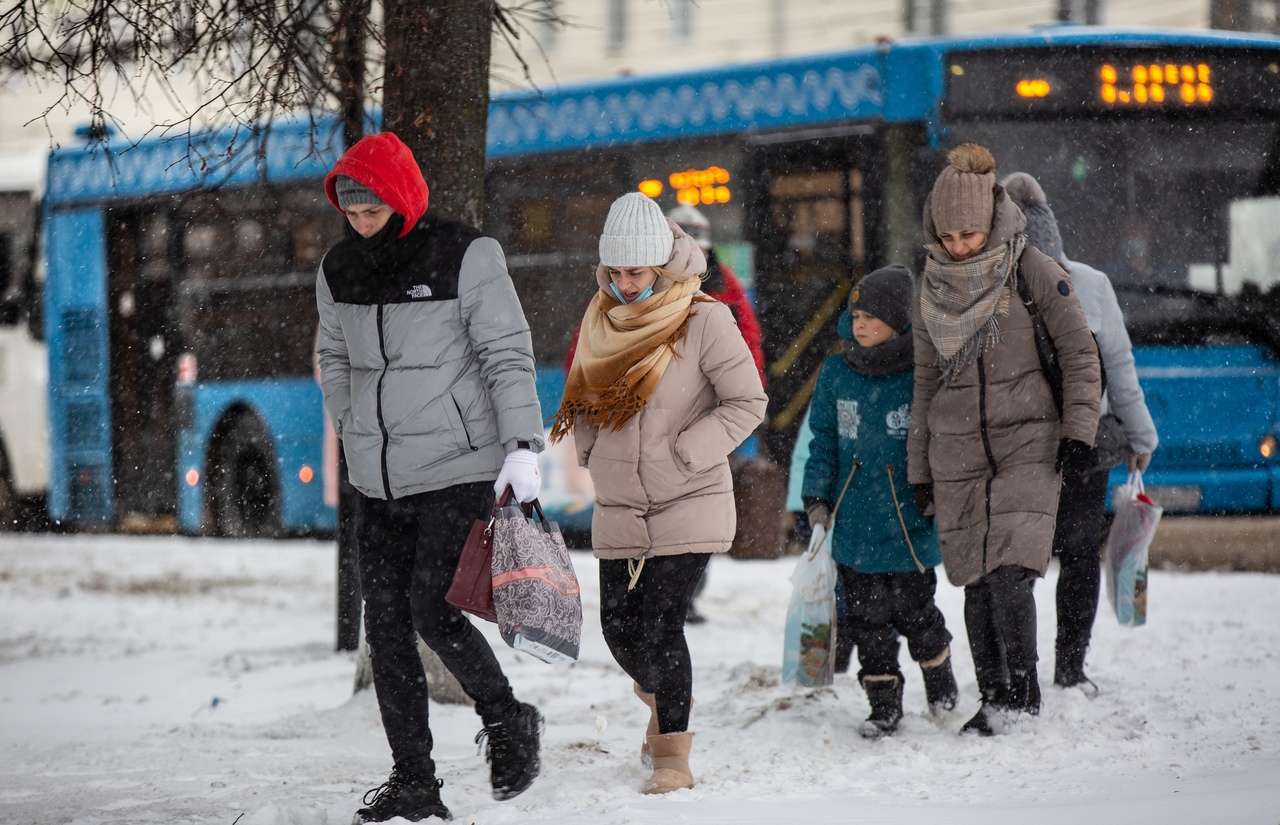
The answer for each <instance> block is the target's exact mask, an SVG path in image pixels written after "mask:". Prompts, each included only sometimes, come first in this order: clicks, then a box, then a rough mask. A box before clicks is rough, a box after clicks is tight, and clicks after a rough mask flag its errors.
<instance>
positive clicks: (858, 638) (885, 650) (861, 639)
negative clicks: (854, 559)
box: [836, 564, 951, 681]
mask: <svg viewBox="0 0 1280 825" xmlns="http://www.w3.org/2000/svg"><path fill="white" fill-rule="evenodd" d="M836 569H837V570H838V571H839V573H840V581H841V583H842V584H843V585H844V601H845V609H846V610H847V611H848V613H847V616H846V618H845V622H844V625H843V626H842V627H841V630H843V629H844V628H845V627H847V628H848V629H849V631H850V632H851V633H852V634H853V641H854V644H856V645H857V648H858V664H859V665H860V666H861V670H859V671H858V680H859V681H861V680H862V678H863V677H864V676H897V677H898V678H899V679H901V678H902V670H901V669H900V668H899V667H898V635H899V634H901V635H902V636H905V637H906V639H907V651H908V652H909V653H910V654H911V658H912V659H914V660H915V661H917V662H927V661H929V660H930V659H934V658H937V657H938V656H939V655H941V654H942V651H943V650H945V649H946V647H947V645H948V644H950V643H951V632H950V631H948V630H947V622H946V619H945V618H943V615H942V611H941V610H939V609H938V606H937V604H935V603H934V601H933V597H934V594H935V593H936V592H937V590H938V574H937V573H935V572H934V571H933V570H926V571H925V572H923V573H920V572H918V571H911V572H906V573H859V572H857V571H856V570H854V569H853V568H851V567H845V566H844V565H843V564H838V565H836ZM837 643H839V640H838V639H837Z"/></svg>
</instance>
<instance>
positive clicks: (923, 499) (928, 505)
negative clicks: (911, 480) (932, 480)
mask: <svg viewBox="0 0 1280 825" xmlns="http://www.w3.org/2000/svg"><path fill="white" fill-rule="evenodd" d="M912 486H913V487H914V488H915V494H916V510H918V511H919V513H920V515H922V516H932V515H933V513H934V508H933V485H932V484H915V485H912Z"/></svg>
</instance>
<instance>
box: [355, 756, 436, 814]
mask: <svg viewBox="0 0 1280 825" xmlns="http://www.w3.org/2000/svg"><path fill="white" fill-rule="evenodd" d="M431 774H432V775H431V776H430V777H425V776H420V775H416V774H415V773H414V772H410V771H406V770H404V769H402V768H394V769H392V771H391V776H390V777H389V778H388V779H387V781H386V782H383V783H382V784H381V785H379V786H378V787H376V788H374V789H373V790H371V791H369V792H368V793H367V794H365V795H364V804H365V807H363V808H361V809H360V810H358V811H356V815H355V816H354V817H352V819H351V825H363V823H365V822H386V821H387V820H388V819H395V818H396V817H400V818H401V819H407V820H409V821H410V822H420V821H421V820H424V819H428V818H430V817H433V816H434V817H438V818H440V819H452V818H453V815H452V814H450V813H449V809H448V808H446V807H445V806H444V803H443V802H441V801H440V786H441V785H443V784H444V783H443V782H442V781H440V780H439V779H436V778H435V775H434V769H432V771H431Z"/></svg>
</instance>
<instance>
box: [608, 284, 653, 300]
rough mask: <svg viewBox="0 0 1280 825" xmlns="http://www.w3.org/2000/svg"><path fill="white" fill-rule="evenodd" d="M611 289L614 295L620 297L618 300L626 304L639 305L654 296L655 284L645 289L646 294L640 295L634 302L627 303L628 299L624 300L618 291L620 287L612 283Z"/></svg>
mask: <svg viewBox="0 0 1280 825" xmlns="http://www.w3.org/2000/svg"><path fill="white" fill-rule="evenodd" d="M609 289H612V290H613V294H614V295H616V296H617V297H618V300H619V301H621V302H622V303H624V304H626V303H632V304H638V303H640V302H641V301H643V300H644V299H645V298H648V297H649V296H650V295H652V294H653V284H649V286H647V287H645V288H644V292H641V293H640V294H639V295H637V296H636V299H635V300H634V301H627V299H626V298H623V297H622V293H621V292H620V291H618V285H617V284H615V283H610V284H609Z"/></svg>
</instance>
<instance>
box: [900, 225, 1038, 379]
mask: <svg viewBox="0 0 1280 825" xmlns="http://www.w3.org/2000/svg"><path fill="white" fill-rule="evenodd" d="M1026 245H1027V236H1026V235H1024V234H1022V233H1021V232H1019V233H1018V234H1017V235H1014V236H1013V240H1011V241H1009V242H1008V243H1003V244H1000V245H999V246H997V247H996V248H995V249H992V250H989V251H987V252H984V253H982V254H981V255H978V256H977V257H974V258H970V259H969V260H967V261H957V262H950V263H943V262H942V261H940V260H938V258H937V257H935V255H937V256H939V257H942V256H945V254H946V253H945V252H937V251H935V252H934V254H931V255H930V256H929V257H928V258H926V259H925V263H924V278H923V280H922V284H921V289H920V314H921V315H922V316H923V317H924V325H925V329H926V330H928V332H929V338H930V340H931V341H933V346H934V348H935V349H936V350H937V351H938V361H939V365H940V366H941V367H942V381H943V383H944V384H947V383H950V382H951V381H952V380H953V379H954V378H955V377H956V376H957V375H959V374H960V371H961V370H963V369H964V368H965V367H966V366H967V365H968V364H969V363H970V362H972V361H973V360H974V358H976V357H977V355H978V352H979V351H980V350H981V349H982V348H983V347H985V346H987V345H988V344H991V343H995V342H998V341H999V340H1000V321H999V319H1000V317H1001V316H1005V315H1008V314H1009V296H1010V289H1009V288H1010V287H1012V286H1013V285H1014V284H1013V281H1012V278H1014V277H1017V276H1016V274H1015V272H1016V270H1017V268H1018V261H1019V260H1020V259H1021V258H1022V250H1023V249H1024V248H1026Z"/></svg>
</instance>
